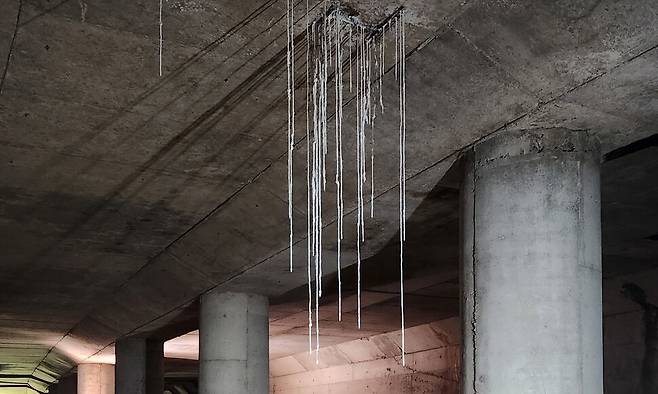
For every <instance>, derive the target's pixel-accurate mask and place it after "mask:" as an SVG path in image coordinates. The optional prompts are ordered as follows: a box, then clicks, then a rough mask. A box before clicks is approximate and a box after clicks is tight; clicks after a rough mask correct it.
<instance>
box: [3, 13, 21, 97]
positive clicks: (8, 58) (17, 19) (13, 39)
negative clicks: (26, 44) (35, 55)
mask: <svg viewBox="0 0 658 394" xmlns="http://www.w3.org/2000/svg"><path fill="white" fill-rule="evenodd" d="M22 11H23V0H18V10H17V11H16V24H15V25H14V33H13V34H12V35H11V41H10V42H9V51H8V52H7V61H6V62H5V69H4V71H2V77H1V78H0V95H2V87H3V86H4V85H5V79H7V71H8V70H9V63H10V62H11V55H12V54H13V53H14V44H15V42H16V35H17V34H18V26H19V23H20V21H21V12H22Z"/></svg>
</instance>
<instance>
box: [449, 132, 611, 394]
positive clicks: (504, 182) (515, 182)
mask: <svg viewBox="0 0 658 394" xmlns="http://www.w3.org/2000/svg"><path fill="white" fill-rule="evenodd" d="M465 175H466V176H465V180H464V183H463V187H462V251H461V252H462V253H461V255H462V319H463V325H462V327H463V331H464V332H463V334H464V335H463V339H464V340H463V359H462V368H463V372H462V392H463V393H466V394H475V393H486V394H517V393H518V394H521V393H523V394H530V393H537V394H539V393H541V394H564V393H592V394H594V393H595V394H601V393H602V392H603V356H602V354H603V352H602V350H603V349H602V348H603V343H602V316H601V315H602V299H601V298H602V296H601V217H600V216H601V215H600V200H599V194H600V190H599V152H598V148H597V145H596V143H594V142H593V141H592V139H591V138H590V137H589V135H588V133H586V132H584V131H570V130H565V129H534V130H528V131H509V132H505V133H501V134H499V135H497V136H495V137H493V138H491V139H489V140H486V141H484V142H482V143H480V144H478V145H477V146H475V147H474V148H473V150H472V151H471V152H470V153H469V157H468V160H467V164H466V173H465Z"/></svg>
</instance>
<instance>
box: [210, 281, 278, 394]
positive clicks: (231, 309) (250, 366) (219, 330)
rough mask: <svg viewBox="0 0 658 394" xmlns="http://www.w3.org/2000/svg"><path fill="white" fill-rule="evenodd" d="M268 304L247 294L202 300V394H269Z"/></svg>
mask: <svg viewBox="0 0 658 394" xmlns="http://www.w3.org/2000/svg"><path fill="white" fill-rule="evenodd" d="M268 308H269V305H268V300H267V298H266V297H264V296H260V295H255V294H243V293H218V292H210V293H207V294H205V295H204V296H202V297H201V317H200V327H199V392H200V393H201V394H218V393H227V394H266V393H268V391H269V320H268Z"/></svg>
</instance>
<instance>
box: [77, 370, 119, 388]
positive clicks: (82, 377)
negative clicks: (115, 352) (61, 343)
mask: <svg viewBox="0 0 658 394" xmlns="http://www.w3.org/2000/svg"><path fill="white" fill-rule="evenodd" d="M78 394H114V365H111V364H80V365H78Z"/></svg>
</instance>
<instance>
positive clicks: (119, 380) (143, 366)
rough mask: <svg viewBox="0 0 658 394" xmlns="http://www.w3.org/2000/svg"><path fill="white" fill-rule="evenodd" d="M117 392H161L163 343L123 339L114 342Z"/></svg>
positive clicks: (129, 393)
mask: <svg viewBox="0 0 658 394" xmlns="http://www.w3.org/2000/svg"><path fill="white" fill-rule="evenodd" d="M116 359H117V364H116V394H162V393H163V392H164V356H163V342H162V341H158V340H149V339H142V338H126V339H121V340H119V341H117V343H116Z"/></svg>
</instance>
